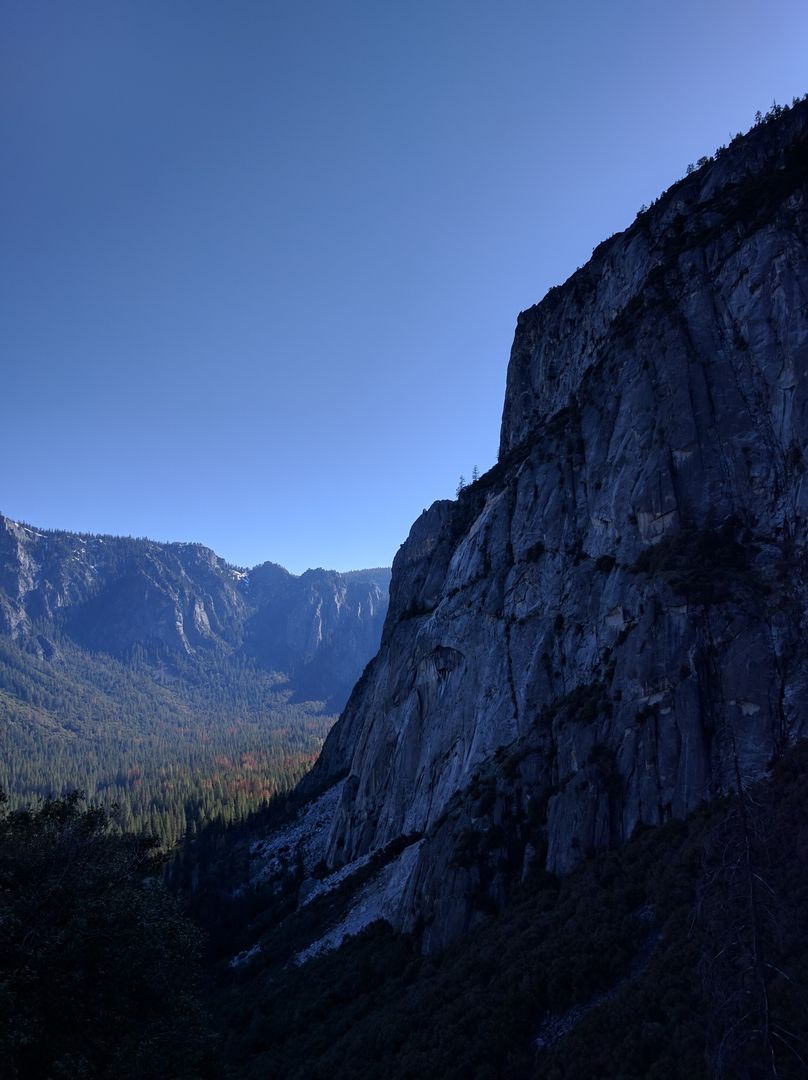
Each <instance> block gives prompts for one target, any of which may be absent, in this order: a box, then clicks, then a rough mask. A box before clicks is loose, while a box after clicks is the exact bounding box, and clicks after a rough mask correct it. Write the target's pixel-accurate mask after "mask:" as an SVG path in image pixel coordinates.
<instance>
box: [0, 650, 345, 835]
mask: <svg viewBox="0 0 808 1080" xmlns="http://www.w3.org/2000/svg"><path fill="white" fill-rule="evenodd" d="M56 648H58V651H59V656H58V662H54V658H53V657H51V658H47V657H44V656H42V655H40V654H38V652H37V651H36V650H35V649H34V648H33V647H32V646H31V644H30V643H26V642H22V643H17V642H13V641H11V640H9V639H8V638H3V637H0V688H2V689H0V740H1V741H2V754H0V787H1V788H2V789H3V790H5V791H6V792H7V793H8V797H9V800H10V805H11V807H12V808H21V807H24V806H26V805H28V804H29V803H30V802H31V801H32V800H33V801H36V800H37V799H38V798H40V797H48V796H59V795H62V794H65V793H67V792H70V791H73V790H80V791H83V792H85V793H86V795H87V796H88V798H89V799H90V800H92V801H94V802H97V803H99V804H101V805H103V806H105V807H107V808H108V809H110V810H111V809H112V808H113V807H114V808H115V812H114V815H113V827H114V828H117V829H119V830H121V831H123V832H131V833H139V832H144V831H145V832H147V833H150V834H153V835H155V836H157V837H159V838H160V841H161V842H162V843H163V844H164V845H165V846H166V847H172V846H173V845H175V844H176V843H177V842H178V841H179V840H180V839H181V838H182V837H184V836H185V835H186V834H193V833H194V832H195V831H196V830H197V829H198V828H201V827H203V826H204V825H206V824H208V823H209V822H212V821H215V820H219V821H221V822H225V823H227V822H235V821H239V820H241V819H243V818H245V817H246V816H247V815H249V814H250V813H251V812H253V811H255V810H257V809H259V808H260V807H262V806H264V805H266V803H267V802H268V800H270V799H271V798H272V797H273V796H275V795H276V794H279V793H283V792H286V791H289V790H290V789H291V788H292V787H293V786H294V785H295V783H296V782H297V781H298V780H299V779H300V777H301V776H302V775H303V774H304V773H305V772H306V771H307V770H308V769H309V768H310V767H311V764H312V762H313V761H314V759H315V758H316V756H317V754H318V753H319V750H320V747H321V746H322V743H323V740H324V738H325V736H326V734H327V733H328V730H329V728H330V727H331V725H332V723H333V722H334V720H335V717H334V716H333V715H329V714H328V713H327V712H326V711H325V710H324V707H323V705H322V704H321V703H318V702H296V701H293V700H292V693H291V691H290V689H289V688H288V687H287V686H285V685H284V682H283V680H282V678H281V677H279V676H278V675H275V674H273V673H269V672H267V671H265V670H263V669H261V668H260V667H259V666H258V665H257V664H256V663H254V662H252V661H251V660H250V659H249V658H234V657H232V656H222V657H219V658H217V657H215V656H210V655H206V656H205V657H204V658H203V659H197V658H195V657H184V656H181V655H180V654H178V653H176V652H172V653H171V654H164V655H159V654H155V653H154V652H151V653H148V652H147V651H146V650H145V649H142V648H140V647H136V648H135V649H133V650H132V653H131V655H130V656H128V657H127V658H126V660H125V661H124V660H120V659H117V658H115V657H112V656H109V655H106V654H104V653H91V652H89V651H86V650H83V649H80V648H79V647H77V646H76V645H75V644H73V643H72V642H70V641H69V640H68V639H67V638H63V639H60V640H58V642H57V644H56Z"/></svg>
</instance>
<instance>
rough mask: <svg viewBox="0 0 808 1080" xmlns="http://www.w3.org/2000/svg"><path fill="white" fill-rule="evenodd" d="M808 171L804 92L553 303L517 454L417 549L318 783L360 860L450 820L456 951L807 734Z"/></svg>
mask: <svg viewBox="0 0 808 1080" xmlns="http://www.w3.org/2000/svg"><path fill="white" fill-rule="evenodd" d="M807 195H808V106H806V104H805V103H803V104H800V105H798V106H796V107H795V108H793V109H791V110H789V111H787V112H786V113H785V115H783V116H782V117H781V118H779V119H776V120H772V121H769V122H767V123H764V124H762V125H759V126H758V127H756V128H754V129H753V130H752V131H751V133H750V134H749V135H747V136H745V137H744V138H743V139H738V140H736V141H735V142H734V143H733V144H732V145H731V146H730V147H729V148H728V149H727V150H725V151H723V152H722V153H720V154H719V155H718V156H717V158H716V159H715V160H714V161H711V162H710V163H708V164H706V165H705V166H704V167H702V168H700V169H699V170H698V171H697V172H695V173H694V174H693V175H691V176H688V177H687V178H686V179H684V180H682V181H680V182H679V183H677V184H676V185H674V187H672V188H671V189H670V190H669V191H668V192H666V193H665V194H664V195H663V196H662V197H661V198H660V199H659V200H657V202H656V203H655V205H654V206H653V207H652V208H651V209H650V210H649V211H647V212H644V213H642V214H641V215H639V216H638V218H637V220H636V221H635V223H634V224H633V225H632V226H631V227H630V228H629V229H627V230H626V231H625V232H623V233H621V234H619V235H617V236H615V237H613V238H611V239H610V240H608V241H606V242H605V243H604V244H602V245H600V247H599V248H597V249H596V250H595V252H594V253H593V257H592V259H591V261H590V262H589V263H588V264H587V265H586V266H585V267H583V268H582V269H581V270H579V271H578V272H577V273H576V274H574V275H573V277H572V278H570V280H569V281H568V282H567V283H566V284H565V285H563V286H562V287H560V288H557V289H553V290H551V292H550V293H549V294H548V295H547V296H546V297H545V299H544V300H543V301H542V302H541V303H540V304H538V305H537V306H535V307H533V308H531V309H530V310H528V311H526V312H523V313H522V314H521V315H520V316H519V319H518V323H517V329H516V336H515V340H514V344H513V349H512V352H511V359H510V365H509V369H508V378H507V390H506V396H505V406H504V411H503V419H502V435H501V450H500V460H499V463H498V464H497V465H496V466H495V467H494V468H493V469H492V470H491V471H490V472H489V473H488V474H486V475H485V476H483V477H482V478H481V479H480V480H479V481H478V482H476V483H475V484H473V485H471V486H470V487H468V488H466V489H465V490H464V491H463V492H462V493H461V494H460V496H459V498H458V499H457V501H455V502H449V501H444V502H438V503H435V504H434V505H433V506H432V507H431V508H430V509H429V510H427V511H425V512H424V513H423V514H422V516H421V517H420V518H419V519H418V520H417V521H416V522H415V524H414V525H413V528H412V531H411V533H410V536H409V538H408V540H407V541H406V543H405V544H404V545H403V546H402V548H401V550H400V551H399V553H398V555H397V557H396V560H395V563H394V566H393V579H392V585H391V596H390V610H389V613H388V616H387V621H386V623H385V627H384V632H383V638H382V645H381V649H380V652H379V654H378V656H377V657H376V659H375V660H374V661H373V662H372V664H371V665H370V667H369V669H368V670H367V671H366V673H365V675H364V677H363V679H362V680H361V681H360V682H359V684H358V686H357V687H356V689H355V690H354V693H353V695H352V696H351V698H350V700H349V703H348V705H347V708H346V710H345V712H344V714H343V716H342V718H341V719H340V721H339V722H338V724H337V725H336V727H335V728H334V729H333V731H332V733H331V734H330V736H329V738H328V740H327V742H326V746H325V749H324V751H323V754H322V756H321V758H320V761H319V762H318V765H317V767H316V768H315V771H314V774H313V776H312V778H311V779H310V781H309V784H310V785H317V784H320V785H323V784H326V783H328V782H330V781H331V780H333V779H334V778H336V777H337V776H347V780H346V782H345V785H344V788H343V792H342V796H341V801H340V804H339V807H338V810H337V812H336V815H335V818H334V821H333V824H332V827H331V830H330V835H329V838H328V847H327V861H328V863H329V864H330V865H331V866H332V867H338V866H340V865H342V864H345V863H347V862H350V861H351V860H353V859H356V858H358V857H360V856H363V855H365V854H367V853H368V852H371V851H375V850H379V849H381V848H383V847H384V845H386V844H389V843H390V842H391V841H393V840H394V839H395V838H397V837H400V836H402V835H405V834H406V835H410V836H419V837H420V836H423V837H424V838H425V839H424V841H423V842H422V843H421V844H420V847H419V849H418V853H417V858H416V859H415V860H414V861H413V865H412V871H411V873H410V875H409V878H408V882H407V885H406V887H405V888H403V890H402V892H401V895H400V899H399V903H398V907H397V910H396V911H395V913H394V916H393V921H394V922H395V923H396V925H397V926H398V927H400V928H403V929H408V930H412V929H415V928H423V930H424V945H425V948H426V949H435V948H439V947H441V946H443V945H444V944H446V943H447V942H448V941H450V940H452V939H453V938H455V937H457V936H458V935H459V934H460V933H462V932H463V931H464V930H465V929H467V928H468V926H469V925H470V924H472V923H473V922H474V921H475V920H476V919H477V918H480V917H482V916H481V914H480V913H481V911H483V910H486V909H487V908H490V907H491V905H492V904H493V905H498V904H500V903H501V902H502V901H503V899H504V897H505V895H506V893H507V889H508V887H509V883H510V882H512V881H513V880H514V879H515V878H518V876H519V874H520V873H522V872H523V871H524V869H525V868H526V867H527V866H528V865H530V863H531V862H535V861H536V860H543V861H544V862H545V863H546V865H547V867H548V868H549V870H551V871H553V872H557V873H563V872H566V871H568V870H570V869H571V868H572V867H573V866H574V865H575V863H576V862H577V861H578V860H579V859H580V858H581V857H582V856H583V855H584V854H585V853H587V852H590V851H592V850H595V849H598V848H603V847H606V846H608V845H611V844H616V843H619V842H620V841H622V840H624V839H625V838H627V837H629V836H630V835H631V834H632V832H633V830H634V829H635V828H636V827H637V826H638V825H640V824H641V823H645V824H651V825H653V824H656V823H659V822H662V821H664V820H666V819H667V818H669V817H671V816H681V815H684V814H686V813H687V812H688V811H690V810H692V809H693V808H694V807H696V806H697V805H698V804H699V803H700V802H701V801H702V800H704V799H709V798H711V797H714V796H716V795H717V794H719V793H721V792H726V791H727V790H730V789H732V788H733V787H734V786H735V784H736V783H737V782H738V779H739V778H740V779H741V780H742V781H746V780H748V779H751V778H753V777H757V776H760V775H761V773H763V772H764V770H765V769H766V767H767V763H768V762H769V761H770V759H771V758H772V756H773V755H776V754H777V753H778V751H780V750H781V749H782V748H783V747H784V746H785V745H787V744H788V743H790V742H792V741H793V740H795V739H796V738H797V737H799V736H800V735H802V734H805V731H806V728H807V727H808V649H807V648H806V644H807V642H806V601H807V600H808V596H807V595H806V576H805V567H806V542H808V485H807V484H806V472H805V469H806V456H805V455H806V452H808V447H807V446H806V443H807V442H808V202H807V201H806V200H807Z"/></svg>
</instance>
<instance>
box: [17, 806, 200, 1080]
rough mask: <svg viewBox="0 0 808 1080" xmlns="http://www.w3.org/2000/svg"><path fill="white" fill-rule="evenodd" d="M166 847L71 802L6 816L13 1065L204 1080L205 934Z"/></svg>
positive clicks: (20, 1074)
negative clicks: (201, 985)
mask: <svg viewBox="0 0 808 1080" xmlns="http://www.w3.org/2000/svg"><path fill="white" fill-rule="evenodd" d="M157 870H158V866H157V864H156V862H155V841H154V840H153V839H150V838H144V837H134V836H120V835H116V834H115V833H113V831H112V829H111V827H110V819H109V817H108V816H107V814H106V812H105V811H104V810H103V809H100V808H98V807H95V806H84V805H83V800H82V797H81V796H80V795H79V794H78V793H72V794H70V795H67V796H65V797H64V798H61V799H54V800H48V801H45V802H44V803H42V804H41V805H40V806H39V807H38V808H36V809H24V810H17V811H14V812H10V813H9V812H5V811H4V812H3V814H2V816H1V817H0V926H2V934H0V1062H2V1075H3V1076H4V1077H9V1078H14V1080H17V1078H19V1080H37V1078H40V1077H41V1078H45V1077H48V1078H51V1077H54V1078H55V1077H65V1078H71V1080H72V1078H95V1077H99V1078H100V1077H115V1078H116V1080H125V1078H127V1077H132V1078H135V1077H158V1076H159V1077H176V1078H181V1077H188V1078H189V1080H190V1078H192V1077H201V1076H205V1075H212V1073H211V1072H210V1071H209V1069H208V1066H207V1065H206V1063H205V1062H206V1058H208V1057H209V1052H210V1045H209V1040H208V1038H207V1036H206V1035H205V1028H206V1019H205V1016H204V1013H203V1011H202V1009H201V1006H200V1003H199V1000H198V997H197V996H196V993H195V985H196V979H197V956H198V952H199V936H198V932H197V931H196V930H195V928H194V927H193V925H192V924H191V923H190V922H188V921H187V920H186V919H185V918H183V917H182V916H181V915H180V913H179V911H178V909H177V906H176V904H175V902H174V901H173V900H172V898H171V897H170V896H169V894H168V893H167V892H166V891H165V889H163V888H162V886H161V885H160V884H159V882H158V881H157V879H156V877H155V874H156V872H157Z"/></svg>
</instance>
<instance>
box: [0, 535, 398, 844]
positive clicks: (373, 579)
mask: <svg viewBox="0 0 808 1080" xmlns="http://www.w3.org/2000/svg"><path fill="white" fill-rule="evenodd" d="M389 578H390V571H389V570H384V569H378V568H377V569H370V570H356V571H352V572H350V573H348V574H339V573H336V572H335V571H333V570H323V569H316V570H307V571H306V572H305V573H304V574H301V575H299V576H297V575H294V574H291V573H289V571H287V570H285V569H284V568H283V567H282V566H278V565H277V564H275V563H271V562H266V563H263V564H261V565H260V566H256V567H254V568H253V569H249V570H248V569H244V568H240V567H235V566H231V565H229V564H228V563H227V562H225V561H224V560H223V559H221V558H219V556H217V555H216V554H215V553H214V552H213V551H211V550H210V549H209V548H206V547H203V546H202V545H200V544H184V543H173V544H161V543H156V542H154V541H151V540H145V539H133V538H130V537H114V536H93V535H85V534H77V533H70V532H61V531H48V530H43V529H37V528H34V527H32V526H30V525H25V524H21V523H18V522H15V521H12V520H10V519H9V518H6V517H3V516H2V515H0V739H2V741H3V743H5V744H7V745H6V753H5V755H4V758H5V762H6V765H5V774H4V773H2V772H0V784H3V785H4V786H6V787H7V788H8V789H9V790H10V791H11V793H12V795H17V796H18V797H22V796H23V795H26V794H30V793H33V792H37V791H50V790H53V789H58V788H60V787H65V786H67V785H68V783H78V784H79V785H80V786H82V787H89V788H90V791H91V792H96V793H99V792H103V791H106V790H107V788H108V786H109V785H111V786H112V789H113V790H112V794H113V795H114V796H115V798H116V799H118V801H123V802H124V803H127V802H128V799H129V794H130V791H129V789H130V788H131V784H129V783H128V781H127V782H125V783H118V782H115V781H114V779H113V777H112V776H110V775H107V774H108V773H109V772H111V773H113V774H114V775H115V776H117V775H118V774H119V772H120V771H121V768H123V766H124V765H125V768H124V773H128V772H129V771H130V770H134V773H135V775H136V776H137V778H138V782H139V783H140V784H143V783H145V782H146V781H149V783H150V782H151V779H152V778H153V777H152V774H153V773H157V772H159V771H160V770H161V769H163V768H170V767H171V766H172V765H174V764H177V765H178V767H180V768H181V772H183V775H185V777H186V779H187V778H188V776H189V775H190V774H191V773H193V772H194V769H195V768H197V771H198V766H200V765H201V763H197V765H194V764H193V762H192V761H191V758H190V757H189V754H188V752H186V751H187V749H188V748H187V746H186V747H185V749H183V750H182V751H181V752H180V746H179V744H178V742H177V738H176V735H177V731H178V729H181V730H182V731H183V732H185V733H186V734H184V735H183V737H182V739H180V742H183V740H185V742H187V741H188V740H189V739H190V741H191V742H193V743H195V744H197V743H198V742H199V740H202V744H203V745H205V746H207V747H208V749H209V751H210V753H208V754H207V755H203V757H204V758H205V761H204V768H203V769H202V771H203V772H205V774H206V782H207V781H208V780H209V781H210V783H211V785H212V786H213V787H215V783H214V780H215V777H216V776H217V775H218V774H219V772H221V771H222V770H224V771H225V772H227V771H228V770H229V771H230V772H231V773H233V774H234V775H235V776H236V777H238V785H237V786H238V790H237V791H234V792H229V793H228V791H222V792H221V794H220V796H219V797H218V800H217V803H218V804H221V807H224V806H225V805H226V804H227V803H228V799H229V798H230V795H236V794H238V793H239V792H240V793H241V795H242V796H244V798H242V800H241V802H242V809H243V808H245V807H251V806H252V804H253V803H254V802H255V801H256V799H258V798H259V797H260V798H263V797H265V796H266V795H268V794H271V793H272V791H274V790H278V788H279V787H284V786H287V782H291V779H292V776H293V774H294V777H295V778H296V777H297V776H298V775H299V774H300V770H301V768H303V767H304V766H305V765H306V764H307V763H308V762H310V760H311V759H312V757H313V755H315V754H316V753H317V751H318V750H319V746H320V744H321V741H322V738H323V736H324V735H325V732H326V731H327V729H328V727H329V726H330V724H331V722H332V720H333V717H334V714H336V713H337V712H339V710H340V709H341V707H342V706H343V705H344V703H345V700H346V699H347V696H348V694H349V692H350V690H351V688H352V686H353V685H354V683H355V682H356V680H357V678H358V677H359V675H360V674H361V672H362V670H363V668H364V666H365V664H366V663H367V662H368V660H370V658H371V657H372V656H373V655H374V653H375V652H376V649H377V648H378V644H379V640H380V637H381V630H382V625H383V622H384V618H385V615H386V612H387V603H388V598H387V585H388V583H389ZM228 732H230V734H231V736H233V737H231V738H230V740H229V742H228V745H227V746H224V744H223V740H224V739H225V736H226V734H227V733H228ZM239 732H240V733H241V734H240V735H239V734H238V733H239ZM113 733H114V739H115V740H116V742H115V746H112V745H111V744H110V739H112V738H113ZM172 733H173V734H172ZM234 733H235V734H234ZM248 733H249V737H247V735H248ZM279 733H283V735H284V737H290V736H291V735H292V734H293V738H292V744H290V745H289V746H287V747H286V749H285V750H283V751H281V748H280V745H279V744H278V739H279V737H280V734H279ZM147 734H148V737H147ZM166 739H168V740H169V742H170V743H171V746H167V745H165V740H166ZM43 740H44V743H43ZM133 740H134V741H133ZM138 740H140V741H139V742H138ZM144 740H145V741H144ZM158 743H159V744H160V750H159V751H158V747H157V744H158ZM135 747H139V750H138V751H137V752H136V751H135ZM214 747H215V748H216V749H217V752H218V751H221V752H219V753H218V757H220V758H222V759H226V761H227V763H226V764H225V765H222V766H221V768H220V769H219V772H217V767H216V762H215V760H214V758H215V757H216V755H214V754H213V749H214ZM198 751H199V746H198V745H196V746H195V756H196V757H198V756H199V754H198ZM245 754H246V755H247V757H248V759H249V761H250V762H251V764H250V765H249V768H247V767H246V766H243V764H242V763H241V759H242V757H243V756H244V755H245ZM256 754H257V755H258V757H259V758H261V757H262V755H263V757H264V758H267V755H269V758H271V759H272V764H271V767H270V765H269V758H267V760H265V762H264V763H265V765H267V768H269V769H270V772H273V773H274V774H277V777H278V778H279V777H280V775H281V774H283V777H284V780H283V783H273V784H269V785H266V784H262V782H261V778H260V773H261V769H260V766H259V765H256V763H255V760H254V759H255V755H256ZM99 755H100V757H101V758H103V761H104V763H105V764H103V765H99V766H98V767H96V766H95V765H94V764H93V763H94V762H96V759H97V758H98V757H99ZM161 755H162V757H164V758H165V760H162V758H161ZM178 755H179V756H178ZM208 759H210V760H208ZM281 760H283V762H284V764H283V765H281ZM10 762H14V765H13V766H12V765H11V764H9V763H10ZM290 763H294V767H292V766H291V764H290ZM245 768H246V769H247V771H248V772H249V773H250V776H251V783H253V785H254V786H255V790H254V791H247V794H246V795H245V789H244V785H245V784H246V782H247V780H246V775H245ZM144 769H145V773H146V774H148V775H147V776H146V780H145V781H144ZM279 770H280V772H279ZM200 775H201V774H200ZM248 787H249V785H248ZM140 801H141V802H142V804H143V805H142V807H141V810H142V815H151V816H150V817H148V821H149V823H151V824H153V821H152V820H151V818H152V817H153V814H152V811H150V810H149V807H148V800H140ZM229 813H232V807H231V808H230V810H228V814H229ZM142 815H141V816H142ZM135 816H136V817H138V815H137V814H136V815H135ZM175 817H176V818H177V821H176V828H177V829H179V828H181V827H182V828H184V825H185V824H187V822H183V821H181V820H180V819H181V818H182V817H183V815H182V814H178V815H175ZM186 817H187V815H186ZM191 817H193V814H191ZM138 820H140V819H139V818H138ZM161 822H162V819H161V820H160V821H158V823H157V824H158V826H159V827H160V830H161V831H163V832H165V831H166V830H165V826H164V824H162V823H161ZM169 831H171V830H169ZM174 831H176V830H174Z"/></svg>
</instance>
